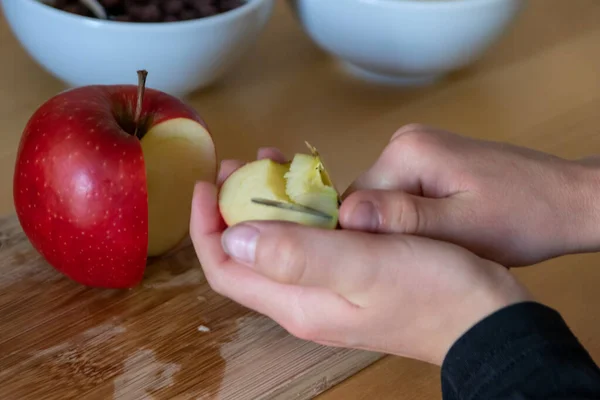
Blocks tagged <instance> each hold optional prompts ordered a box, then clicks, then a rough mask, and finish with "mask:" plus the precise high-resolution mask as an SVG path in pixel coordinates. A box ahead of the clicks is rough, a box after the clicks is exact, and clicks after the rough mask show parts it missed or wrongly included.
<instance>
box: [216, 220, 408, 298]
mask: <svg viewBox="0 0 600 400" xmlns="http://www.w3.org/2000/svg"><path fill="white" fill-rule="evenodd" d="M390 240H399V239H398V238H393V239H392V238H391V237H387V238H386V237H375V236H374V235H369V234H366V233H362V232H352V231H341V230H337V231H334V230H325V229H315V228H309V227H307V226H303V225H299V224H292V223H280V222H270V221H265V222H251V223H246V224H241V225H238V226H234V227H232V228H229V229H228V230H227V231H226V232H225V234H224V236H223V246H224V249H225V251H226V253H227V254H229V255H230V256H232V257H234V258H235V259H236V260H238V261H239V262H241V263H245V264H246V265H248V266H250V267H251V268H253V269H254V270H255V271H258V272H259V273H261V274H262V275H264V276H266V277H268V278H269V279H272V280H274V281H276V282H281V283H284V284H291V285H300V286H307V287H325V288H329V289H331V290H333V291H334V292H336V293H338V294H340V295H342V296H343V297H345V298H346V299H348V300H349V301H351V302H353V303H354V304H357V305H361V306H365V303H364V301H363V300H364V295H365V293H366V292H367V290H366V289H367V288H368V287H369V285H370V282H373V281H375V280H376V278H377V277H378V276H379V274H380V273H381V271H380V269H381V268H383V265H379V264H374V263H373V260H379V259H384V255H385V252H386V251H389V248H390V247H389V241H390Z"/></svg>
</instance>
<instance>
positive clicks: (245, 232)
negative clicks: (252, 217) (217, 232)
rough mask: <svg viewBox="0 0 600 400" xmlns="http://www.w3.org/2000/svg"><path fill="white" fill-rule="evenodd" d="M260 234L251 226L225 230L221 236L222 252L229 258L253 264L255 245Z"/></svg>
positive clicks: (239, 226)
mask: <svg viewBox="0 0 600 400" xmlns="http://www.w3.org/2000/svg"><path fill="white" fill-rule="evenodd" d="M259 234H260V232H259V231H258V229H256V228H255V227H253V226H249V225H237V226H234V227H231V228H229V229H227V230H226V231H225V232H224V233H223V236H222V239H221V242H222V246H223V250H224V251H225V253H227V254H228V255H229V256H230V257H232V258H235V259H236V260H238V261H241V262H243V263H246V264H254V258H255V253H256V243H257V241H258V236H259Z"/></svg>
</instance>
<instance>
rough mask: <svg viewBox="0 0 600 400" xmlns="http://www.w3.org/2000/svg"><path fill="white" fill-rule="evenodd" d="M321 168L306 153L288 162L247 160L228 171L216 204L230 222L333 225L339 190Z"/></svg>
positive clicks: (314, 157) (336, 218)
mask: <svg viewBox="0 0 600 400" xmlns="http://www.w3.org/2000/svg"><path fill="white" fill-rule="evenodd" d="M323 172H324V169H323V167H322V163H321V162H320V160H319V158H318V157H317V156H314V155H312V156H311V155H306V154H297V155H296V156H295V157H294V159H293V160H292V162H291V164H290V163H288V164H280V163H277V162H275V161H272V160H268V159H264V160H257V161H253V162H251V163H248V164H246V165H244V166H242V167H241V168H239V169H238V170H236V171H235V172H234V173H233V174H231V175H230V176H229V178H227V179H226V180H225V182H224V183H223V186H222V187H221V191H220V194H219V208H220V212H221V215H222V217H223V220H224V221H225V223H226V224H227V225H229V226H231V225H235V224H238V223H241V222H245V221H253V220H254V221H261V220H262V221H288V222H294V223H298V224H302V225H308V226H313V227H319V228H325V229H335V228H336V226H337V222H338V208H339V202H338V194H337V192H336V190H335V188H334V187H333V186H332V184H331V182H330V181H329V179H328V177H327V175H326V174H324V173H323ZM254 198H259V199H266V200H274V201H277V202H283V203H291V204H299V205H301V206H306V207H310V208H313V209H316V210H318V211H321V212H323V213H325V214H327V215H329V216H331V218H324V217H322V216H318V215H314V214H309V213H304V212H300V211H296V210H289V209H283V208H278V207H272V206H266V205H263V204H257V203H254V202H253V201H252V199H254Z"/></svg>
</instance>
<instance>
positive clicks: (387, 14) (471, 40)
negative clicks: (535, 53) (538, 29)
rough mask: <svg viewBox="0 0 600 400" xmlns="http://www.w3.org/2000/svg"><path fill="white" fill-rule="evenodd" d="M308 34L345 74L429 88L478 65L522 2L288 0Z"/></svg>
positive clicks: (486, 0) (506, 0) (497, 0)
mask: <svg viewBox="0 0 600 400" xmlns="http://www.w3.org/2000/svg"><path fill="white" fill-rule="evenodd" d="M289 2H290V5H291V7H292V8H293V10H294V12H295V14H296V16H297V18H298V20H299V21H300V23H301V24H302V26H303V28H304V30H305V31H306V32H307V34H308V35H309V36H310V37H311V38H312V40H314V42H316V44H317V45H319V46H320V47H321V48H322V49H324V50H325V51H327V52H329V53H331V54H332V55H334V56H336V57H337V58H339V59H341V60H342V61H343V65H344V66H345V67H346V68H347V69H349V70H350V71H352V72H354V73H357V74H359V75H360V76H362V77H365V78H372V79H376V80H379V81H383V82H388V83H398V84H427V83H430V82H434V81H435V80H437V79H438V78H439V77H441V76H443V75H445V74H447V73H448V72H450V71H453V70H456V69H459V68H462V67H464V66H466V65H468V64H470V63H472V62H474V61H475V60H477V59H478V58H479V57H480V56H482V54H484V53H485V51H486V50H487V49H488V48H489V47H490V46H491V45H492V44H493V43H494V42H495V41H497V40H498V39H499V38H500V37H501V35H502V34H503V33H504V32H505V31H506V30H507V28H508V27H509V26H510V24H511V22H512V21H513V20H514V19H515V18H516V17H517V15H518V13H519V11H520V10H521V9H522V7H523V5H524V3H525V0H289Z"/></svg>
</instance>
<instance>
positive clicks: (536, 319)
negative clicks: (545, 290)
mask: <svg viewBox="0 0 600 400" xmlns="http://www.w3.org/2000/svg"><path fill="white" fill-rule="evenodd" d="M442 394H443V398H444V400H584V399H585V400H599V399H600V369H599V368H598V366H597V365H596V364H595V363H594V361H593V360H592V358H591V357H590V355H589V354H588V353H587V351H586V350H585V349H584V348H583V346H582V345H581V344H580V343H579V341H578V340H577V338H576V337H575V336H574V335H573V333H572V332H571V330H570V329H569V328H568V326H567V325H566V323H565V321H564V320H563V319H562V317H561V316H560V314H559V313H558V312H556V311H554V310H553V309H551V308H548V307H546V306H544V305H542V304H539V303H534V302H525V303H519V304H515V305H512V306H509V307H506V308H504V309H502V310H499V311H497V312H496V313H494V314H492V315H490V316H489V317H487V318H485V319H483V320H482V321H481V322H479V323H478V324H476V325H475V326H474V327H472V328H471V329H470V330H469V331H468V332H466V333H465V334H464V335H463V336H462V337H461V338H460V339H459V340H458V341H457V342H456V343H455V344H454V345H453V346H452V348H451V349H450V351H449V352H448V354H447V356H446V358H445V360H444V363H443V364H442Z"/></svg>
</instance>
